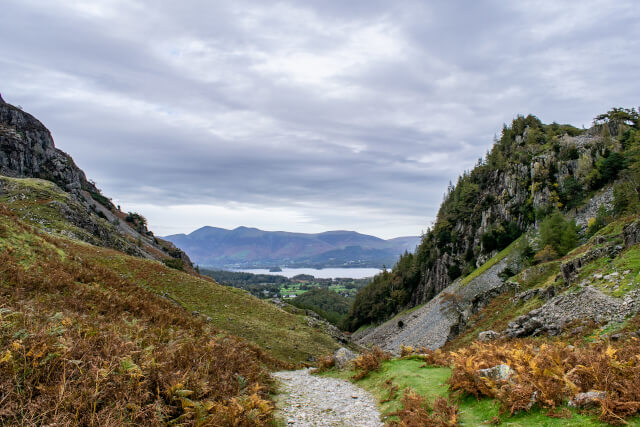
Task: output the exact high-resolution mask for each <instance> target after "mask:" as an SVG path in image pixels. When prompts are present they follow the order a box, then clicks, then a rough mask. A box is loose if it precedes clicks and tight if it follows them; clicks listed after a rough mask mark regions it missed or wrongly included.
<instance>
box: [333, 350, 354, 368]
mask: <svg viewBox="0 0 640 427" xmlns="http://www.w3.org/2000/svg"><path fill="white" fill-rule="evenodd" d="M356 357H357V355H356V354H355V353H354V352H353V351H351V350H349V349H348V348H346V347H340V348H339V349H337V350H336V352H335V353H334V354H333V360H334V362H335V364H336V367H337V368H338V369H345V368H347V366H348V365H349V364H350V363H351V361H353V360H354V359H355V358H356Z"/></svg>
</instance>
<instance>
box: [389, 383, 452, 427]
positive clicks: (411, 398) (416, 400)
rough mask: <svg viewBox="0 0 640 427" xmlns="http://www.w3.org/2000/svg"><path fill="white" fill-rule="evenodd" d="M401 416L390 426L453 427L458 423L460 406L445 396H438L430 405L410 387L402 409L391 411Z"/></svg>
mask: <svg viewBox="0 0 640 427" xmlns="http://www.w3.org/2000/svg"><path fill="white" fill-rule="evenodd" d="M390 415H395V416H397V417H398V418H399V420H400V422H396V421H392V422H391V423H389V424H388V425H389V426H393V427H400V426H403V427H404V426H407V427H409V426H434V427H452V426H457V425H458V407H457V406H456V405H451V404H449V403H448V402H447V400H446V399H445V398H443V397H438V398H437V399H436V400H435V401H434V403H433V407H430V406H429V404H428V403H427V401H426V399H425V398H424V397H422V396H420V395H419V394H418V393H416V392H414V391H413V390H411V389H410V388H407V389H405V391H404V396H403V397H402V409H400V410H399V411H397V412H394V413H391V414H390Z"/></svg>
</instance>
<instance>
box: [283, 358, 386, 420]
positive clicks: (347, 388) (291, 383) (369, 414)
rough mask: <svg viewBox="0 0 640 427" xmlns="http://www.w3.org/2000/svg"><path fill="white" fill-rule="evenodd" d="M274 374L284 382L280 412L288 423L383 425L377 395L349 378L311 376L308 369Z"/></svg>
mask: <svg viewBox="0 0 640 427" xmlns="http://www.w3.org/2000/svg"><path fill="white" fill-rule="evenodd" d="M273 376H274V377H275V378H276V379H277V380H278V381H279V382H280V384H281V387H280V390H281V391H282V393H283V394H284V396H283V397H282V398H281V399H280V403H279V405H278V406H279V413H280V415H281V417H282V418H283V419H284V421H285V423H287V425H288V426H300V427H302V426H309V427H311V426H314V427H324V426H327V427H329V426H331V427H334V426H341V427H342V426H345V427H346V426H349V427H351V426H357V427H370V426H371V427H378V426H383V425H384V423H382V422H381V421H380V412H379V411H378V407H377V405H376V400H375V398H374V397H373V396H372V395H371V394H370V393H368V392H366V391H364V390H363V389H361V388H359V387H356V386H355V385H353V384H351V383H350V382H348V381H344V380H338V379H335V378H322V377H316V376H313V375H309V369H303V370H299V371H283V372H276V373H274V374H273Z"/></svg>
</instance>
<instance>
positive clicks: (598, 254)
mask: <svg viewBox="0 0 640 427" xmlns="http://www.w3.org/2000/svg"><path fill="white" fill-rule="evenodd" d="M603 242H604V239H601V240H599V239H598V238H596V239H595V240H594V243H595V244H596V245H598V244H602V243H603ZM622 249H623V248H622V246H620V245H616V244H609V245H605V246H596V247H593V248H590V249H589V250H588V251H587V252H586V253H584V254H582V255H579V256H577V257H575V258H573V259H571V260H569V261H566V262H564V263H563V264H562V265H561V266H560V272H561V273H562V278H563V279H564V281H565V282H566V283H567V284H571V283H573V281H574V279H575V278H576V277H577V275H578V272H579V271H580V269H581V268H582V267H584V266H585V265H587V264H589V263H590V262H592V261H594V260H596V259H598V258H602V257H608V258H615V257H616V256H617V255H618V254H619V253H620V252H621V251H622Z"/></svg>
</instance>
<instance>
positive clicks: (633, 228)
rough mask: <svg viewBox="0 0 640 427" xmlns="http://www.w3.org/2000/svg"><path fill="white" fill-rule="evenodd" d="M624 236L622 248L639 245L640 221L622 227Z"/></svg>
mask: <svg viewBox="0 0 640 427" xmlns="http://www.w3.org/2000/svg"><path fill="white" fill-rule="evenodd" d="M622 234H623V236H624V246H625V247H626V248H628V247H631V246H632V245H635V244H636V243H640V221H636V222H633V223H631V224H628V225H626V226H625V227H624V230H623V232H622Z"/></svg>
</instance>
